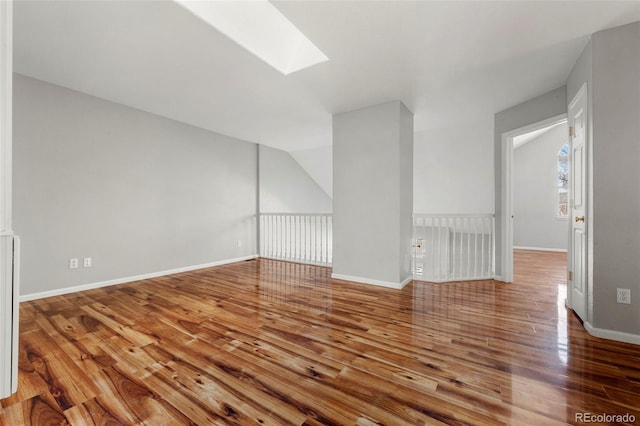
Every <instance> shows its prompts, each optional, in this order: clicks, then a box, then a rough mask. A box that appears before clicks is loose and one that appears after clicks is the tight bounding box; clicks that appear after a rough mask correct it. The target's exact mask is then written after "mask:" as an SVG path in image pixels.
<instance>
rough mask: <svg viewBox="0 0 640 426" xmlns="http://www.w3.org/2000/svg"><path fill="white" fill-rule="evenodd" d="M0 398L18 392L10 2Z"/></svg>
mask: <svg viewBox="0 0 640 426" xmlns="http://www.w3.org/2000/svg"><path fill="white" fill-rule="evenodd" d="M0 64H2V65H0V397H5V396H8V395H10V394H11V393H14V392H15V391H16V389H17V386H18V382H17V373H18V357H17V355H18V286H17V271H18V268H19V266H18V265H17V264H16V263H15V260H16V259H14V252H15V250H17V249H18V246H17V243H18V240H17V239H16V238H15V237H14V235H13V229H12V220H11V212H12V207H11V188H12V179H11V177H12V163H13V154H12V116H13V115H12V112H13V97H12V91H13V90H12V88H13V2H12V1H11V0H8V1H0Z"/></svg>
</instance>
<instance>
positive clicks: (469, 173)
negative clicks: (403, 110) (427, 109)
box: [413, 116, 495, 215]
mask: <svg viewBox="0 0 640 426" xmlns="http://www.w3.org/2000/svg"><path fill="white" fill-rule="evenodd" d="M491 118H492V117H490V116H489V117H486V120H479V121H477V122H468V121H467V120H460V121H459V122H457V123H455V124H454V125H450V126H443V127H439V128H429V129H426V130H421V131H417V132H416V134H415V140H414V147H415V151H414V166H413V167H414V177H413V202H414V211H415V212H416V213H430V214H445V215H446V214H460V213H464V214H488V213H489V214H492V213H493V210H494V195H493V192H494V184H495V182H494V173H493V169H494V164H493V120H492V119H491ZM443 177H445V179H446V182H443Z"/></svg>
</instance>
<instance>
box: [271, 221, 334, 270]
mask: <svg viewBox="0 0 640 426" xmlns="http://www.w3.org/2000/svg"><path fill="white" fill-rule="evenodd" d="M260 257H264V258H267V259H277V260H285V261H288V262H298V263H308V264H312V265H320V266H331V263H332V260H333V220H332V215H331V214H324V213H305V214H299V213H261V214H260Z"/></svg>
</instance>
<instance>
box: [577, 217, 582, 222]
mask: <svg viewBox="0 0 640 426" xmlns="http://www.w3.org/2000/svg"><path fill="white" fill-rule="evenodd" d="M576 222H584V216H576Z"/></svg>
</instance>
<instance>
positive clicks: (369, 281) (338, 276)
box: [331, 273, 413, 290]
mask: <svg viewBox="0 0 640 426" xmlns="http://www.w3.org/2000/svg"><path fill="white" fill-rule="evenodd" d="M331 278H335V279H337V280H343V281H353V282H356V283H360V284H371V285H377V286H380V287H387V288H395V289H397V290H400V289H402V288H404V286H406V285H407V284H409V283H410V282H411V281H413V277H412V276H409V277H407V278H406V279H404V280H403V281H402V282H399V283H393V282H390V281H380V280H374V279H371V278H363V277H354V276H351V275H342V274H333V273H332V274H331Z"/></svg>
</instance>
